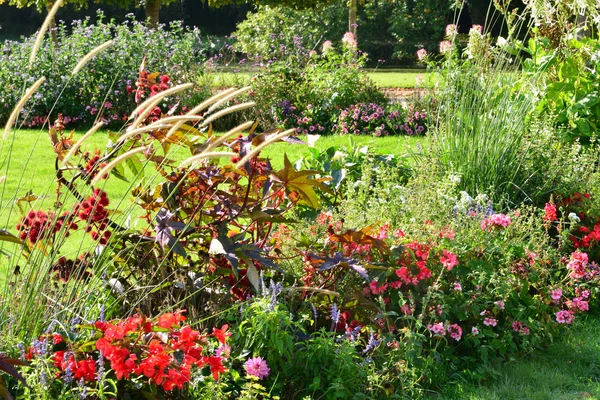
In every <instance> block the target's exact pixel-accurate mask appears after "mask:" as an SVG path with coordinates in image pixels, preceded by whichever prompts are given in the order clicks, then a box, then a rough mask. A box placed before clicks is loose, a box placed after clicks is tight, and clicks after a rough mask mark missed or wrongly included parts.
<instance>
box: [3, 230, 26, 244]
mask: <svg viewBox="0 0 600 400" xmlns="http://www.w3.org/2000/svg"><path fill="white" fill-rule="evenodd" d="M0 240H1V241H4V242H11V243H17V244H23V241H22V240H21V239H19V238H18V237H16V236H15V235H13V234H12V233H10V232H8V231H7V230H4V229H0Z"/></svg>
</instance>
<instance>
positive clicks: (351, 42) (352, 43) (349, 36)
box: [342, 32, 358, 50]
mask: <svg viewBox="0 0 600 400" xmlns="http://www.w3.org/2000/svg"><path fill="white" fill-rule="evenodd" d="M342 43H344V46H346V47H348V48H349V49H351V50H353V49H356V48H357V47H358V45H357V43H356V39H355V38H354V34H353V33H352V32H346V33H344V37H343V38H342Z"/></svg>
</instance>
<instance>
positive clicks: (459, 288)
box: [454, 282, 462, 292]
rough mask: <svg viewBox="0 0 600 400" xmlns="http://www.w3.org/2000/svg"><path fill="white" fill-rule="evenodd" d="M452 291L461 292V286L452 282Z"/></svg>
mask: <svg viewBox="0 0 600 400" xmlns="http://www.w3.org/2000/svg"><path fill="white" fill-rule="evenodd" d="M454 290H456V291H457V292H462V286H461V285H460V283H458V282H454Z"/></svg>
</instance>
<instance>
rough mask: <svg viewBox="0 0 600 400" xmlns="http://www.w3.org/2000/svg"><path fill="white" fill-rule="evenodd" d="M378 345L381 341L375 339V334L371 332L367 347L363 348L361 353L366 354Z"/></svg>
mask: <svg viewBox="0 0 600 400" xmlns="http://www.w3.org/2000/svg"><path fill="white" fill-rule="evenodd" d="M379 343H381V339H375V334H374V333H373V331H371V334H370V335H369V341H368V342H367V346H366V347H365V349H364V350H363V352H362V353H363V354H367V353H368V352H369V351H371V350H373V349H374V348H375V347H377V346H379Z"/></svg>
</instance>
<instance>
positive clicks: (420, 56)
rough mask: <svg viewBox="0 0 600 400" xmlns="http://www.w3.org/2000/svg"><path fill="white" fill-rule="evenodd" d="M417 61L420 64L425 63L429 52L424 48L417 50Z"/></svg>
mask: <svg viewBox="0 0 600 400" xmlns="http://www.w3.org/2000/svg"><path fill="white" fill-rule="evenodd" d="M417 59H418V60H419V61H420V62H424V61H425V60H426V59H427V50H425V49H422V48H421V49H419V50H417Z"/></svg>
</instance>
